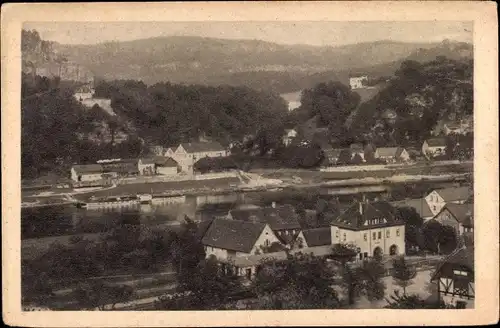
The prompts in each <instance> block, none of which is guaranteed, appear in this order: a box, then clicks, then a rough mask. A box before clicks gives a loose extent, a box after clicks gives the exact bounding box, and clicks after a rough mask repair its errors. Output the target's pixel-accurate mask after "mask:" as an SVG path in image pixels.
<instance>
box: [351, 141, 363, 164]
mask: <svg viewBox="0 0 500 328" xmlns="http://www.w3.org/2000/svg"><path fill="white" fill-rule="evenodd" d="M349 150H350V152H351V161H352V160H353V159H354V158H355V157H360V158H361V161H362V162H365V147H364V146H363V144H360V143H353V144H351V145H350V146H349ZM356 155H357V156H356Z"/></svg>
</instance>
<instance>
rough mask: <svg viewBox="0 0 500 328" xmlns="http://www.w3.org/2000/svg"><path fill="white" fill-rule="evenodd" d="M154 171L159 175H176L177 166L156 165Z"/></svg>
mask: <svg viewBox="0 0 500 328" xmlns="http://www.w3.org/2000/svg"><path fill="white" fill-rule="evenodd" d="M156 173H158V174H161V175H176V174H177V167H165V166H158V167H156Z"/></svg>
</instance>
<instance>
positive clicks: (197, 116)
mask: <svg viewBox="0 0 500 328" xmlns="http://www.w3.org/2000/svg"><path fill="white" fill-rule="evenodd" d="M240 6H243V4H240ZM243 7H244V6H243ZM20 27H21V28H20V30H19V34H20V36H19V37H20V40H19V45H20V57H19V61H20V66H19V72H18V73H17V74H20V80H18V81H19V82H20V85H19V86H18V88H19V93H18V94H17V96H16V97H18V98H17V102H19V101H20V112H19V113H18V114H16V115H19V119H20V122H19V123H20V124H19V134H20V139H19V142H20V144H19V145H18V147H19V148H18V152H19V153H20V163H19V164H18V165H20V167H19V174H20V184H19V186H20V192H19V193H20V194H19V199H20V204H18V205H16V206H17V207H16V208H17V210H16V211H17V212H18V213H20V214H19V220H18V221H17V223H16V225H17V227H18V228H17V229H20V246H19V262H20V269H19V279H20V302H21V304H20V307H21V311H22V312H40V311H41V312H44V311H45V312H46V311H50V312H51V313H54V312H64V311H108V312H109V311H178V312H177V313H179V314H181V313H182V312H183V311H210V310H218V311H221V310H224V311H233V312H241V311H244V310H363V309H379V310H382V311H384V310H389V309H399V310H410V309H415V310H431V309H441V310H446V311H447V310H463V309H464V310H471V309H477V303H476V297H475V294H476V293H475V289H476V288H475V285H476V278H477V277H479V274H478V273H476V269H477V266H476V262H477V258H476V259H475V257H474V254H475V252H474V250H475V241H476V242H477V238H478V234H477V233H475V226H476V223H477V221H478V220H477V218H476V217H477V215H480V213H476V212H477V211H478V210H480V208H479V207H478V205H477V204H476V207H475V206H474V204H475V201H474V199H475V197H474V195H475V194H476V195H477V190H475V187H474V186H475V184H474V180H475V179H477V178H478V176H477V173H476V174H475V172H477V170H476V171H475V168H476V169H477V162H476V160H477V156H475V154H476V152H475V145H476V147H477V144H478V142H477V133H479V132H478V130H477V126H478V125H477V122H476V120H477V117H478V115H479V113H478V110H479V109H478V106H477V104H475V102H476V99H477V95H476V92H475V88H474V86H475V84H476V83H477V78H478V77H477V72H476V71H475V67H477V66H476V64H477V63H476V61H477V60H478V59H477V57H476V51H475V46H474V45H475V36H476V37H477V34H475V33H474V32H475V28H476V25H475V23H474V20H473V19H469V20H466V19H463V20H458V19H457V20H449V19H448V20H423V19H421V20H406V19H393V20H379V21H377V20H375V21H374V20H368V19H367V20H364V21H363V20H345V19H344V20H319V19H318V20H300V21H298V20H287V19H286V17H284V18H282V19H280V20H274V19H268V20H265V21H262V20H239V21H238V20H236V21H234V20H231V21H228V20H227V21H224V20H210V21H202V20H198V21H196V20H188V19H186V20H184V21H183V20H172V21H165V20H163V21H152V20H146V19H144V20H137V19H135V20H129V21H127V20H125V19H122V20H119V21H113V20H110V21H106V19H105V17H101V19H100V20H99V21H96V20H93V21H83V20H78V19H75V20H71V21H68V20H62V19H61V20H59V21H58V20H57V18H56V17H54V19H52V20H44V21H41V20H40V21H38V20H36V19H33V20H26V21H22V23H21V24H20ZM2 38H3V36H2ZM2 57H3V56H2ZM2 60H3V59H2ZM16 83H17V82H16ZM2 89H3V87H2ZM497 91H498V90H497ZM496 106H497V105H496ZM494 112H495V113H496V115H498V107H496V110H494ZM2 116H4V106H3V105H2ZM491 119H493V120H495V118H494V117H492V118H491ZM2 121H3V120H2ZM496 121H498V117H497V118H496ZM475 134H476V138H474V135H475ZM485 140H486V139H485ZM4 142H6V141H5V140H4V136H2V145H3V144H4ZM493 146H494V147H495V148H491V151H492V152H493V151H495V150H494V149H496V152H498V143H497V144H496V145H493ZM2 157H3V156H2ZM475 158H476V160H475ZM497 169H498V167H497ZM4 173H5V172H4ZM4 173H3V174H4ZM497 177H498V176H497ZM491 178H493V177H491ZM483 181H484V179H483ZM477 187H478V186H477V184H476V188H477ZM479 188H481V186H479ZM485 190H486V189H485ZM495 197H498V195H496V196H495ZM483 198H484V194H483ZM496 199H497V200H498V198H496ZM476 203H477V196H476ZM494 205H495V206H498V204H494ZM475 209H476V210H475ZM476 214H477V215H476ZM496 215H497V217H496V219H495V220H496V223H495V224H498V222H497V221H498V213H497V214H496ZM481 219H482V217H480V220H479V221H481V223H480V224H482V220H481ZM490 219H491V218H490ZM497 228H498V227H496V228H494V229H497ZM483 229H488V227H487V226H484V227H483ZM492 229H493V228H492ZM483 231H485V230H483ZM496 238H498V236H497V237H496ZM496 247H497V246H496ZM497 248H498V247H497ZM497 250H498V249H496V250H495V249H491V251H493V252H497ZM496 259H497V260H498V257H497V258H496ZM4 264H5V263H4ZM483 268H484V266H483ZM497 270H498V262H497ZM492 287H493V288H497V287H498V281H495V282H494V284H493V285H492ZM493 292H494V290H493ZM494 293H495V292H494ZM497 306H498V304H497ZM175 313H176V312H174V314H173V315H176V314H175ZM343 313H347V314H349V316H352V315H353V314H354V315H356V314H355V313H357V312H343ZM87 315H91V314H87ZM170 316H172V314H170Z"/></svg>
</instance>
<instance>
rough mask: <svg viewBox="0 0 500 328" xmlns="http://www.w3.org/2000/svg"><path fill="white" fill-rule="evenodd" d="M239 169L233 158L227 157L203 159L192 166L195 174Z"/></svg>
mask: <svg viewBox="0 0 500 328" xmlns="http://www.w3.org/2000/svg"><path fill="white" fill-rule="evenodd" d="M237 169H239V166H238V164H237V163H236V162H235V161H234V159H233V158H230V157H229V156H227V157H204V158H202V159H200V160H198V161H196V163H194V165H193V172H194V173H195V174H205V173H214V172H227V171H231V170H237Z"/></svg>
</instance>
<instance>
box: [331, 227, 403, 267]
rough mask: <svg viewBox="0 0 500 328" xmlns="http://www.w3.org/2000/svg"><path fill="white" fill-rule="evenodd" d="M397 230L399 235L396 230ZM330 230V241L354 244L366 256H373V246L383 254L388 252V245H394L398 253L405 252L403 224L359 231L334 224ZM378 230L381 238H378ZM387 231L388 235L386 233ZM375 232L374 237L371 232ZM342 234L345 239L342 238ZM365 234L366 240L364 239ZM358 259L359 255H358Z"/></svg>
mask: <svg viewBox="0 0 500 328" xmlns="http://www.w3.org/2000/svg"><path fill="white" fill-rule="evenodd" d="M398 230H399V236H398V233H397V231H398ZM331 232H332V243H333V244H337V243H341V244H350V243H352V244H355V245H356V246H357V247H359V248H360V252H361V253H362V254H363V258H364V253H367V255H368V257H371V256H373V251H374V250H375V248H377V247H380V249H381V250H382V253H383V255H389V254H390V247H391V246H392V245H396V246H397V248H398V250H397V252H398V254H400V255H401V254H405V239H404V235H405V229H404V225H401V226H395V227H383V228H377V229H366V230H361V231H353V230H348V229H342V228H339V227H336V226H331ZM379 232H380V236H381V238H380V239H379V238H378V236H379ZM387 232H389V235H387ZM374 233H375V238H373V234H374ZM344 234H345V237H346V239H344ZM365 234H366V240H365ZM358 259H359V257H358Z"/></svg>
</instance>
